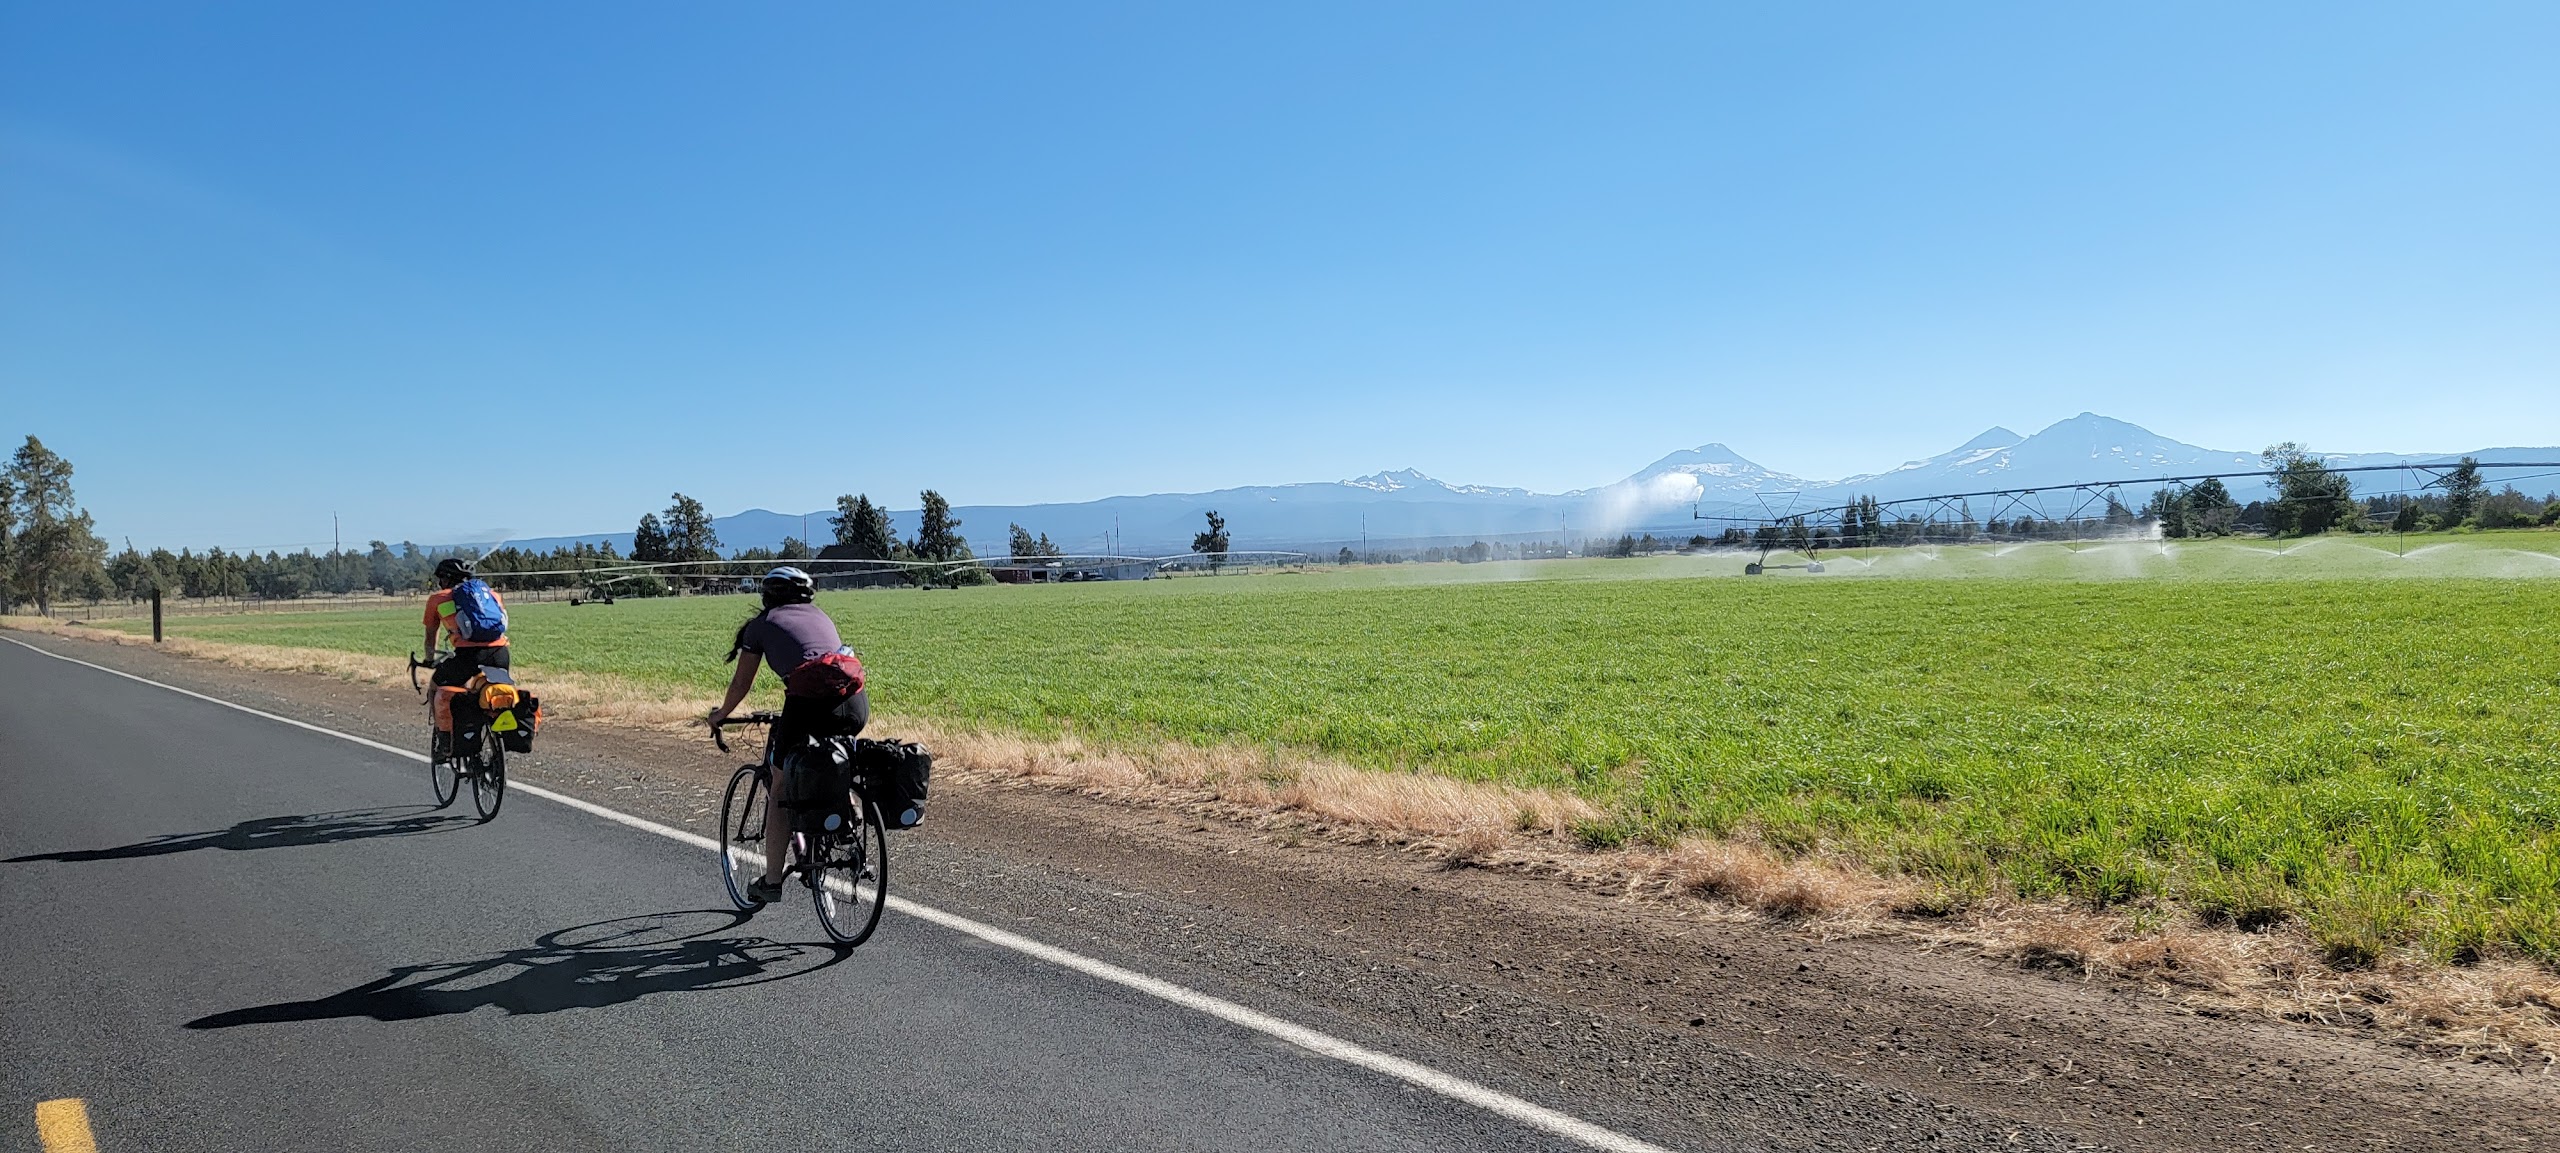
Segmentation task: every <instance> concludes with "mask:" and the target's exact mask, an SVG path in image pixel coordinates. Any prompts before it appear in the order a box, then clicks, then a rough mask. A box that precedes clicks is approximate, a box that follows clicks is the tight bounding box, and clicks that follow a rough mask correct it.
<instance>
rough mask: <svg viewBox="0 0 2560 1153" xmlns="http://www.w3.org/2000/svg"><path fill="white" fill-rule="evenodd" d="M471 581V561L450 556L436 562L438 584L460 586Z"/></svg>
mask: <svg viewBox="0 0 2560 1153" xmlns="http://www.w3.org/2000/svg"><path fill="white" fill-rule="evenodd" d="M470 579H471V562H470V561H467V560H464V559H462V558H461V557H458V556H449V557H446V558H444V559H443V560H440V561H437V562H436V581H437V582H438V583H440V584H449V585H458V584H461V583H462V582H464V581H467V580H470Z"/></svg>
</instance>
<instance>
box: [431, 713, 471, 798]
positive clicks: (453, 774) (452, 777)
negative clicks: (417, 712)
mask: <svg viewBox="0 0 2560 1153" xmlns="http://www.w3.org/2000/svg"><path fill="white" fill-rule="evenodd" d="M430 732H431V734H432V735H430V736H429V737H428V738H427V788H428V790H429V791H430V792H432V793H434V794H435V798H436V807H437V808H439V809H442V808H447V807H449V806H451V805H452V804H453V799H454V798H455V797H459V796H461V795H462V766H460V765H457V764H455V763H454V762H453V756H452V754H450V753H447V752H444V751H442V750H441V748H440V747H439V746H441V745H442V744H443V743H444V742H442V741H439V740H438V739H437V738H439V737H442V736H443V735H444V734H442V733H434V732H432V730H430Z"/></svg>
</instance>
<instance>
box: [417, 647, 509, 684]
mask: <svg viewBox="0 0 2560 1153" xmlns="http://www.w3.org/2000/svg"><path fill="white" fill-rule="evenodd" d="M505 667H507V646H505V645H475V646H473V647H471V648H467V649H460V650H457V651H456V652H455V653H454V654H453V655H452V656H449V657H446V658H445V659H444V660H443V661H442V662H440V663H438V664H437V665H436V672H435V675H434V676H433V677H430V678H428V680H429V683H431V684H434V685H435V686H437V687H439V688H448V689H458V688H461V687H462V686H463V684H464V683H465V682H467V681H469V680H470V679H471V678H472V677H475V676H478V675H479V673H480V670H481V669H483V668H491V669H503V668H505Z"/></svg>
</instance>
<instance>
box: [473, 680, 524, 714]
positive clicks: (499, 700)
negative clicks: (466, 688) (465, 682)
mask: <svg viewBox="0 0 2560 1153" xmlns="http://www.w3.org/2000/svg"><path fill="white" fill-rule="evenodd" d="M522 696H523V694H521V693H518V692H517V691H516V687H515V686H514V685H510V684H492V685H483V686H481V688H480V709H481V711H482V712H488V713H502V712H505V711H507V710H508V709H512V708H514V707H516V701H517V700H519V699H521V697H522Z"/></svg>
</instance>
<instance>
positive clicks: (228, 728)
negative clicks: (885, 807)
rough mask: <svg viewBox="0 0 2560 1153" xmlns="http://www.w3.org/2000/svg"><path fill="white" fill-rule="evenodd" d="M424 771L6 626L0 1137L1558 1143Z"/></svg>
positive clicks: (1155, 1003) (0, 703)
mask: <svg viewBox="0 0 2560 1153" xmlns="http://www.w3.org/2000/svg"><path fill="white" fill-rule="evenodd" d="M424 774H425V770H424V768H423V767H421V766H420V765H418V764H417V763H415V762H413V761H410V760H406V759H403V758H401V757H398V756H395V755H392V754H389V753H384V752H379V751H376V750H371V749H367V748H364V747H362V746H359V745H355V744H351V743H348V742H346V741H343V740H339V739H336V738H333V737H330V736H326V735H323V734H319V733H314V732H309V731H306V730H302V729H297V728H294V727H291V726H288V725H284V724H280V723H277V722H274V721H271V720H264V719H260V718H257V717H254V716H250V715H247V714H244V713H240V712H237V711H234V710H231V709H226V708H223V707H221V706H218V705H215V704H211V703H208V702H204V701H200V700H195V699H192V698H189V697H186V696H182V695H179V694H177V693H173V692H168V691H166V690H163V689H158V688H153V687H150V686H148V685H143V684H138V683H135V682H133V681H130V680H125V679H123V678H119V677H116V676H113V675H110V674H108V673H105V672H102V671H97V670H93V669H88V668H83V667H81V666H78V665H74V664H68V663H64V662H60V661H55V660H52V659H49V658H47V657H44V656H41V655H38V654H36V653H32V652H29V651H27V650H25V649H23V648H21V647H19V646H17V645H14V644H0V1095H4V1096H5V1101H4V1102H0V1104H5V1108H6V1114H5V1116H6V1117H7V1118H8V1120H7V1121H6V1122H5V1123H0V1150H18V1149H30V1150H31V1149H36V1148H38V1147H39V1146H38V1142H37V1136H36V1127H35V1124H34V1121H33V1117H34V1106H35V1104H36V1103H37V1102H41V1101H47V1100H52V1099H57V1098H81V1099H85V1100H86V1101H87V1102H88V1106H89V1110H90V1117H91V1119H92V1121H93V1123H94V1127H95V1130H96V1135H97V1139H98V1145H99V1148H100V1149H102V1150H105V1151H106V1153H118V1151H121V1150H172V1151H174V1150H192V1149H214V1150H232V1149H252V1148H255V1149H269V1150H297V1149H313V1150H321V1149H326V1150H340V1149H456V1148H491V1149H545V1150H567V1149H616V1150H620V1149H704V1148H714V1147H728V1148H748V1147H772V1148H783V1147H792V1148H805V1147H809V1146H811V1145H813V1144H814V1145H815V1146H816V1147H819V1148H857V1147H859V1148H897V1149H901V1150H906V1149H916V1150H925V1149H952V1150H1000V1149H1041V1150H1050V1149H1114V1150H1124V1149H1125V1150H1137V1149H1327V1150H1339V1149H1397V1150H1437V1149H1448V1150H1460V1149H1539V1148H1579V1147H1581V1146H1578V1145H1574V1144H1571V1143H1568V1142H1565V1141H1563V1140H1561V1139H1559V1138H1557V1137H1555V1136H1553V1135H1552V1134H1549V1133H1546V1132H1541V1131H1538V1130H1534V1129H1530V1128H1526V1127H1522V1126H1520V1125H1517V1124H1515V1123H1513V1122H1511V1121H1507V1120H1504V1119H1502V1118H1501V1117H1498V1116H1496V1115H1494V1114H1491V1113H1488V1112H1485V1111H1482V1110H1479V1109H1477V1108H1474V1107H1471V1106H1468V1105H1466V1104H1462V1103H1460V1102H1458V1101H1455V1100H1452V1099H1450V1098H1448V1097H1445V1096H1441V1095H1438V1094H1434V1093H1430V1092H1424V1091H1421V1090H1418V1089H1416V1088H1414V1087H1413V1086H1411V1085H1410V1084H1407V1083H1405V1082H1403V1081H1399V1080H1395V1079H1392V1078H1389V1077H1386V1076H1382V1075H1379V1074H1376V1073H1372V1072H1369V1071H1366V1070H1363V1069H1360V1068H1356V1067H1354V1066H1351V1065H1348V1064H1344V1063H1342V1062H1340V1061H1336V1060H1333V1059H1329V1058H1326V1057H1322V1056H1318V1055H1315V1054H1313V1053H1310V1052H1308V1051H1307V1050H1305V1049H1302V1048H1299V1047H1296V1046H1293V1045H1290V1044H1286V1043H1283V1042H1280V1041H1277V1040H1274V1039H1272V1038H1270V1037H1268V1036H1266V1035H1264V1034H1261V1033H1257V1032H1253V1031H1249V1030H1246V1029H1243V1028H1239V1027H1237V1026H1234V1025H1230V1024H1226V1023H1223V1022H1220V1021H1216V1020H1213V1019H1210V1018H1208V1017H1205V1016H1203V1015H1201V1014H1199V1013H1195V1012H1192V1011H1189V1010H1186V1009H1182V1008H1179V1007H1176V1006H1174V1005H1170V1004H1167V1003H1165V1002H1163V1001H1161V1000H1158V999H1156V998H1153V997H1149V996H1146V995H1143V994H1140V993H1137V992H1132V991H1130V990H1127V989H1124V988H1120V987H1117V986H1114V985H1110V984H1107V983H1104V982H1101V981H1097V980H1095V979H1093V978H1091V977H1087V976H1084V975H1082V974H1078V973H1074V972H1070V971H1067V970H1064V969H1061V968H1058V967H1055V966H1053V965H1050V964H1047V963H1044V962H1041V961H1038V960H1035V959H1032V958H1029V957H1025V956H1023V955H1022V954H1020V953H1017V952H1013V951H1010V950H1006V949H1003V948H999V947H997V946H994V945H990V944H988V943H985V942H983V941H980V940H978V939H976V938H973V937H970V936H967V935H964V934H961V933H956V932H953V931H950V930H948V929H945V928H941V927H939V926H935V925H932V924H928V923H925V922H923V921H920V920H918V919H916V918H914V917H910V916H905V915H902V914H900V913H896V912H892V913H890V914H889V915H888V918H887V919H886V920H885V921H884V922H883V924H882V926H881V931H880V933H879V934H878V935H876V936H875V937H874V938H873V940H872V942H871V943H870V944H867V945H865V946H863V947H862V948H860V949H856V950H850V951H840V950H837V949H834V948H832V947H829V946H827V945H825V944H824V943H823V941H824V938H823V936H822V935H821V934H820V933H819V932H818V930H817V925H816V923H815V921H814V919H813V918H812V917H811V916H810V914H809V913H808V911H807V908H806V905H805V903H803V902H791V903H788V904H786V905H784V906H782V907H779V908H777V909H774V910H771V911H768V912H765V913H762V914H760V915H758V916H756V917H754V918H752V919H747V918H741V917H739V916H737V915H735V914H733V913H731V912H730V911H729V910H728V909H727V907H726V903H725V901H724V900H723V899H722V898H721V896H720V892H719V888H718V882H717V880H716V878H715V877H714V876H713V875H712V872H711V869H710V862H709V861H708V860H707V859H706V858H705V856H704V854H703V853H702V852H700V851H698V850H696V849H693V848H690V847H687V846H685V845H682V844H679V843H677V842H674V841H671V840H669V839H666V838H664V837H661V836H656V835H652V834H650V833H648V832H645V831H642V830H638V829H633V828H628V827H625V826H622V825H618V824H614V823H612V822H609V821H606V820H604V819H601V818H599V817H596V816H594V815H591V814H587V813H583V812H579V811H576V810H574V809H571V808H567V807H565V806H562V805H558V804H552V803H547V802H544V801H541V800H538V799H535V798H532V797H529V796H518V797H512V798H510V800H509V802H508V805H507V810H506V812H505V813H504V814H503V815H502V816H501V817H500V818H499V819H498V820H497V821H496V822H494V823H491V824H488V825H485V826H484V825H476V824H473V823H470V822H469V820H468V819H467V818H465V817H464V816H462V815H460V813H459V812H458V811H457V810H447V811H445V812H441V813H440V812H435V811H431V810H429V809H427V808H426V807H425V806H424V805H423V804H422V803H420V802H421V801H422V800H423V795H424V793H425V786H424ZM467 805H468V801H467V800H466V801H465V802H464V805H463V806H461V807H458V808H467ZM1409 1055H1413V1056H1416V1057H1417V1058H1418V1059H1426V1060H1427V1059H1428V1056H1429V1054H1427V1053H1420V1054H1409ZM1550 1104H1559V1105H1560V1104H1562V1103H1555V1102H1550Z"/></svg>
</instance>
